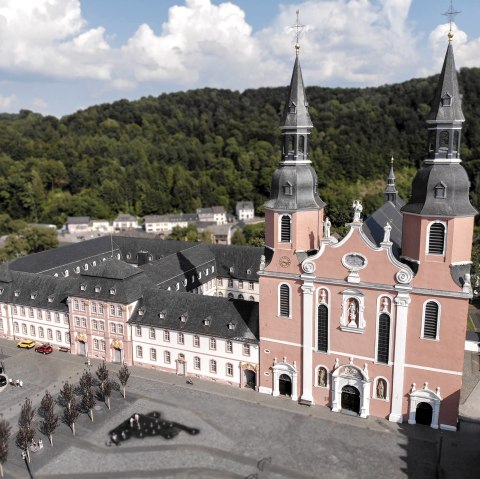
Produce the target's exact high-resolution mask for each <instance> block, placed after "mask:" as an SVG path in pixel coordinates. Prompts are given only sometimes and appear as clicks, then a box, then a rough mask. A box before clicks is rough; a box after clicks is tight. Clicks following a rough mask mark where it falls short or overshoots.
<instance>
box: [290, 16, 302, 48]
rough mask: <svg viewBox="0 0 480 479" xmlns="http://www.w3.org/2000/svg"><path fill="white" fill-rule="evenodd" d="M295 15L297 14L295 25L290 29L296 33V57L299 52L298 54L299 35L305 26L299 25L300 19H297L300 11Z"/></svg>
mask: <svg viewBox="0 0 480 479" xmlns="http://www.w3.org/2000/svg"><path fill="white" fill-rule="evenodd" d="M296 13H297V23H295V25H292V27H291V28H294V29H295V30H296V33H295V50H296V52H297V55H298V54H299V52H300V33H301V32H302V30H303V28H304V27H305V25H302V24H301V23H300V19H299V15H300V10H297V12H296Z"/></svg>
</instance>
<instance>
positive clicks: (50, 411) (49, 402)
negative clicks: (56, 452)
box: [40, 391, 58, 446]
mask: <svg viewBox="0 0 480 479" xmlns="http://www.w3.org/2000/svg"><path fill="white" fill-rule="evenodd" d="M54 408H55V399H53V397H52V395H51V394H50V393H49V392H48V391H47V392H46V393H45V396H43V398H42V402H41V403H40V412H41V414H42V416H43V421H42V423H41V426H40V427H41V429H42V431H43V433H44V434H45V435H47V436H48V439H49V440H50V444H51V445H52V446H53V433H54V432H55V429H57V427H58V415H57V414H55V411H54Z"/></svg>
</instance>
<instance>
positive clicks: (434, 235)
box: [428, 223, 445, 254]
mask: <svg viewBox="0 0 480 479" xmlns="http://www.w3.org/2000/svg"><path fill="white" fill-rule="evenodd" d="M444 250H445V225H443V224H442V223H433V224H432V225H431V226H430V231H429V235H428V254H444Z"/></svg>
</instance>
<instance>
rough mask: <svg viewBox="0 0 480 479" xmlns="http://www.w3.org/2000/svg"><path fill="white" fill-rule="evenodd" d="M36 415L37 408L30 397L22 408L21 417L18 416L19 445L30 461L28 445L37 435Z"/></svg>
mask: <svg viewBox="0 0 480 479" xmlns="http://www.w3.org/2000/svg"><path fill="white" fill-rule="evenodd" d="M34 417H35V409H34V408H33V406H32V401H30V399H28V398H27V399H25V402H24V403H23V404H22V407H21V409H20V417H19V418H18V428H19V429H18V433H17V445H18V447H20V448H21V449H23V450H24V451H25V452H26V453H27V457H28V462H30V452H29V449H28V447H29V446H30V444H31V443H32V441H33V438H34V437H35V427H34V425H33V418H34Z"/></svg>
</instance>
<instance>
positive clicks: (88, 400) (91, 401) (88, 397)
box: [82, 388, 96, 422]
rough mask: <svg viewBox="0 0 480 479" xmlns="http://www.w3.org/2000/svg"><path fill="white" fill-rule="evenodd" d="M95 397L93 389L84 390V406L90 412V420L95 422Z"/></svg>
mask: <svg viewBox="0 0 480 479" xmlns="http://www.w3.org/2000/svg"><path fill="white" fill-rule="evenodd" d="M95 402H96V401H95V396H94V394H93V391H92V388H88V389H83V393H82V404H83V406H84V407H85V409H86V410H87V411H88V413H89V416H90V419H91V420H92V422H93V407H94V406H95Z"/></svg>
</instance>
